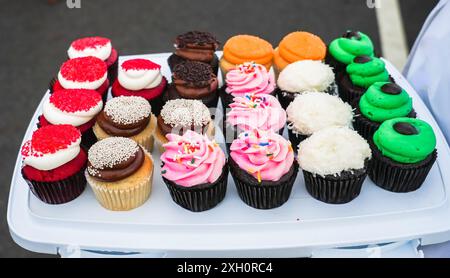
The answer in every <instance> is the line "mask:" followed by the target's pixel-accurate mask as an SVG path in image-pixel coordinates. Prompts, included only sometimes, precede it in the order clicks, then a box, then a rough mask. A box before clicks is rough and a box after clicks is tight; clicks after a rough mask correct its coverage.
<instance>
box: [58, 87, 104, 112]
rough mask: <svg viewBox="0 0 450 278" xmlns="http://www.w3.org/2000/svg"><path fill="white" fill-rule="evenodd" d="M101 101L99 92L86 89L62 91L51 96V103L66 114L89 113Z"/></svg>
mask: <svg viewBox="0 0 450 278" xmlns="http://www.w3.org/2000/svg"><path fill="white" fill-rule="evenodd" d="M101 101H102V96H101V95H100V94H99V93H98V92H97V91H95V90H86V89H70V90H60V91H56V92H54V93H53V94H52V95H51V96H50V103H52V104H53V105H54V106H55V107H57V108H58V109H60V110H61V111H65V112H78V111H89V110H90V109H91V108H92V107H95V106H96V105H98V103H99V102H101Z"/></svg>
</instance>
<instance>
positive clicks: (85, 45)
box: [67, 37, 119, 84]
mask: <svg viewBox="0 0 450 278" xmlns="http://www.w3.org/2000/svg"><path fill="white" fill-rule="evenodd" d="M67 55H68V56H69V59H74V58H80V57H87V56H94V57H97V58H99V59H101V60H102V61H104V62H105V63H106V66H107V67H108V78H109V82H110V83H111V84H112V83H113V82H114V80H115V79H116V77H117V65H118V62H119V54H118V53H117V50H116V49H114V48H113V47H112V44H111V40H110V39H107V38H102V37H86V38H81V39H78V40H75V41H73V42H72V43H71V44H70V47H69V49H68V50H67Z"/></svg>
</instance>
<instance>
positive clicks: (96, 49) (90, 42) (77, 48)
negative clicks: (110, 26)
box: [67, 37, 112, 61]
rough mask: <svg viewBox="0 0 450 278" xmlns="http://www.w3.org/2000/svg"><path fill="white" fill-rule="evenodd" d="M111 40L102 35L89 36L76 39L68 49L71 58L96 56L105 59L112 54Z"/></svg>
mask: <svg viewBox="0 0 450 278" xmlns="http://www.w3.org/2000/svg"><path fill="white" fill-rule="evenodd" d="M111 52H112V45H111V40H109V39H107V38H102V37H87V38H81V39H78V40H75V41H74V42H72V44H71V45H70V47H69V49H68V50H67V55H68V56H69V58H70V59H74V58H79V57H87V56H94V57H97V58H99V59H101V60H103V61H105V60H107V59H108V58H109V56H111Z"/></svg>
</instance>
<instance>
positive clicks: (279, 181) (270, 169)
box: [228, 129, 298, 209]
mask: <svg viewBox="0 0 450 278" xmlns="http://www.w3.org/2000/svg"><path fill="white" fill-rule="evenodd" d="M230 151H231V153H230V156H229V158H228V159H229V167H230V172H231V175H232V176H233V179H234V182H235V184H236V188H237V190H238V193H239V197H241V199H242V201H244V202H245V203H246V204H247V205H249V206H251V207H254V208H257V209H272V208H276V207H279V206H281V205H283V204H284V203H285V202H286V201H287V200H288V199H289V196H290V194H291V191H292V186H293V184H294V181H295V178H296V177H297V173H298V164H297V162H296V161H295V160H294V152H293V150H292V147H291V143H290V142H289V141H287V140H286V139H284V138H283V137H282V136H281V135H279V134H278V133H275V132H273V131H261V130H257V129H255V130H252V131H251V132H243V133H241V134H240V135H239V138H238V139H236V140H234V141H233V144H232V145H231V148H230Z"/></svg>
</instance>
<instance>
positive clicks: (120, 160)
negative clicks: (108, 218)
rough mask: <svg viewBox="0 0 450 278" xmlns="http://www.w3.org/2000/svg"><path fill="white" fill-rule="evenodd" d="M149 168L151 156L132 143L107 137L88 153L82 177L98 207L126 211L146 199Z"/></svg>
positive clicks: (129, 140) (151, 166) (125, 139)
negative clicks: (84, 176) (91, 191)
mask: <svg viewBox="0 0 450 278" xmlns="http://www.w3.org/2000/svg"><path fill="white" fill-rule="evenodd" d="M153 167H154V165H153V160H152V157H151V155H150V154H149V153H147V152H146V151H145V150H144V149H143V148H142V147H141V146H140V145H138V144H137V143H136V142H135V141H133V140H131V139H130V138H124V137H110V138H106V139H103V140H101V141H99V142H97V143H95V144H94V145H93V146H92V147H91V148H90V149H89V152H88V167H87V170H86V172H85V175H86V179H87V182H88V184H89V185H90V186H91V188H92V190H93V191H94V194H95V198H96V199H97V201H98V202H99V203H100V205H102V206H103V207H104V208H106V209H109V210H114V211H126V210H131V209H134V208H137V207H139V206H141V205H142V204H143V203H145V201H147V199H148V198H149V196H150V191H151V188H152V179H153Z"/></svg>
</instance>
